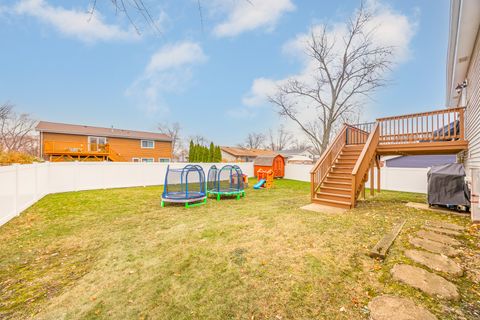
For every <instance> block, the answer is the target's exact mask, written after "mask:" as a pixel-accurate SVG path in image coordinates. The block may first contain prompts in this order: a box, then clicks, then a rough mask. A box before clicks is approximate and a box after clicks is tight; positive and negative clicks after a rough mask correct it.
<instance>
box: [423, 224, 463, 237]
mask: <svg viewBox="0 0 480 320" xmlns="http://www.w3.org/2000/svg"><path fill="white" fill-rule="evenodd" d="M423 228H424V229H425V230H428V231H433V232H436V233H443V234H446V235H449V236H461V235H462V234H461V233H460V232H458V231H454V230H450V229H443V228H436V227H430V226H424V227H423Z"/></svg>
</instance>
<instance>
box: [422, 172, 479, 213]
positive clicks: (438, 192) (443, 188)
mask: <svg viewBox="0 0 480 320" xmlns="http://www.w3.org/2000/svg"><path fill="white" fill-rule="evenodd" d="M427 176H428V203H429V204H439V205H457V206H470V191H469V190H468V187H467V184H466V183H465V169H464V168H463V164H460V163H449V164H442V165H439V166H432V168H431V169H430V170H429V171H428V174H427Z"/></svg>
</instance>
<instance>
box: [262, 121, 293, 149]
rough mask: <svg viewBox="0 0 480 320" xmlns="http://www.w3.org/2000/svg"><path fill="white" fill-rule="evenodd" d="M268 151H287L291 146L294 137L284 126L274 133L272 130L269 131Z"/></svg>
mask: <svg viewBox="0 0 480 320" xmlns="http://www.w3.org/2000/svg"><path fill="white" fill-rule="evenodd" d="M268 138H269V142H268V149H270V150H273V151H280V150H285V149H287V148H288V147H289V146H290V143H291V142H292V140H293V135H292V134H291V133H290V132H289V131H288V130H287V129H286V128H285V126H284V125H283V124H282V125H280V127H279V128H278V129H277V130H276V132H274V131H273V130H272V129H270V130H269V131H268Z"/></svg>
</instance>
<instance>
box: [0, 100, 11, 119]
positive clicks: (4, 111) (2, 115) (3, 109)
mask: <svg viewBox="0 0 480 320" xmlns="http://www.w3.org/2000/svg"><path fill="white" fill-rule="evenodd" d="M12 109H13V106H12V105H10V104H8V103H4V104H2V105H0V121H3V120H5V119H6V118H7V117H8V115H9V114H10V113H11V112H12ZM2 123H3V122H2Z"/></svg>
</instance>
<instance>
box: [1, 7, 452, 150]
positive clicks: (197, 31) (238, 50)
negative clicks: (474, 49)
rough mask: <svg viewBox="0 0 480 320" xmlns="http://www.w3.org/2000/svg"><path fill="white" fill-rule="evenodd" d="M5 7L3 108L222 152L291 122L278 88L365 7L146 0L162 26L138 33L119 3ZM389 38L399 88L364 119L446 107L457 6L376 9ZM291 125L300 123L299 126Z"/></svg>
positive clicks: (380, 97)
mask: <svg viewBox="0 0 480 320" xmlns="http://www.w3.org/2000/svg"><path fill="white" fill-rule="evenodd" d="M98 2H99V6H98V7H97V11H96V12H95V14H94V15H93V16H92V15H90V14H89V13H88V10H89V3H90V1H89V0H70V1H54V0H23V1H9V0H7V1H5V0H1V1H0V24H1V25H0V39H2V42H1V48H2V49H1V50H0V61H1V62H0V102H5V101H9V102H11V103H13V104H15V105H16V110H17V111H19V112H28V113H31V114H32V115H33V116H34V117H35V118H36V119H39V120H47V121H57V122H66V123H75V124H87V125H97V126H106V127H110V126H112V125H113V126H114V127H117V128H125V129H138V130H147V131H150V130H154V129H155V127H156V124H157V123H159V122H162V121H166V120H167V121H170V122H173V121H178V122H180V124H181V125H182V127H183V131H184V134H185V135H190V134H201V135H204V136H206V137H207V138H209V139H211V140H213V141H214V142H216V143H218V144H222V145H234V144H236V143H238V142H241V140H243V138H244V137H245V136H246V134H247V133H248V132H251V131H257V132H262V131H267V130H268V128H270V127H275V126H277V125H278V124H279V123H280V121H281V119H279V117H278V115H277V114H276V113H275V111H274V110H273V107H272V106H271V105H269V104H268V103H267V102H266V101H265V95H267V94H269V93H270V92H271V90H272V88H273V87H274V86H275V84H276V83H278V82H279V81H281V80H282V79H285V78H287V77H291V76H295V75H301V74H302V72H305V70H306V66H307V64H308V61H306V59H305V56H304V52H303V50H301V48H300V47H301V44H302V40H303V39H304V38H303V37H304V36H305V35H306V34H308V32H309V31H310V30H311V29H312V28H315V27H318V26H319V25H321V24H324V23H327V24H328V25H329V26H330V27H331V28H332V30H334V29H335V28H339V27H341V26H342V23H343V22H344V21H345V19H346V18H347V17H348V16H350V15H352V13H353V12H354V10H355V8H356V7H358V4H359V1H357V0H355V1H353V0H345V1H327V0H323V1H320V0H312V1H306V0H304V1H300V0H262V1H260V0H251V1H250V2H248V1H242V0H209V1H207V0H204V1H201V5H202V10H201V12H202V16H203V19H202V18H200V14H199V10H198V4H197V0H178V1H154V0H145V3H146V4H147V6H148V7H149V9H150V12H151V14H152V16H153V18H154V19H155V21H156V24H157V26H158V28H159V30H160V31H159V32H155V31H154V30H152V28H151V27H149V26H148V25H145V23H144V22H143V21H142V20H140V19H139V17H138V16H135V17H134V19H136V21H137V26H138V27H139V28H140V31H141V32H140V34H138V33H137V32H136V31H135V29H134V28H133V26H132V25H131V24H130V23H129V22H128V20H127V19H126V18H125V16H123V15H115V11H114V9H113V8H112V6H111V4H110V3H111V2H110V0H108V1H107V0H105V1H101V0H99V1H98ZM368 6H370V7H371V8H373V10H374V12H375V19H376V21H377V22H378V23H379V28H378V32H379V34H380V36H379V38H378V39H377V40H378V41H379V42H381V43H386V44H389V45H394V46H395V47H396V50H395V56H394V60H395V62H396V65H395V67H394V69H393V70H392V72H391V73H390V74H389V75H388V76H389V78H390V79H391V80H392V82H391V84H390V85H389V86H388V87H386V88H383V89H382V90H381V91H379V92H378V93H377V94H376V95H375V96H374V100H372V101H370V102H369V103H368V105H367V107H366V109H365V112H364V113H363V118H364V119H363V120H366V121H368V120H374V119H375V118H376V117H380V116H386V115H395V114H402V113H407V112H408V113H410V112H421V111H428V110H432V109H436V108H442V107H443V106H444V103H445V101H444V100H445V98H444V97H445V72H446V71H445V63H446V46H447V39H448V38H447V36H448V22H449V1H448V0H425V1H418V0H382V1H368ZM287 125H290V124H287Z"/></svg>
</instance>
